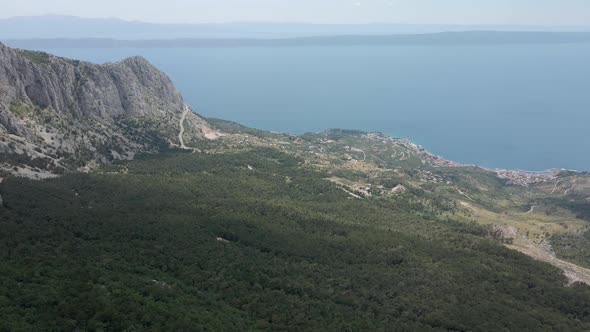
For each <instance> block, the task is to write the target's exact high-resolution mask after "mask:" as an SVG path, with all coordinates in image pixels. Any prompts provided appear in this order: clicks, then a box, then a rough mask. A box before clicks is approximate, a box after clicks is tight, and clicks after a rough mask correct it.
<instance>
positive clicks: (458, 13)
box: [0, 0, 590, 25]
mask: <svg viewBox="0 0 590 332" xmlns="http://www.w3.org/2000/svg"><path fill="white" fill-rule="evenodd" d="M0 8H2V9H1V11H0V17H1V18H8V17H13V16H36V15H47V14H54V15H73V16H82V17H112V18H121V19H126V20H139V21H146V22H161V23H201V22H245V21H258V22H262V21H271V22H312V23H375V22H386V23H412V24H509V25H512V24H523V25H590V0H101V1H96V0H51V1H49V0H19V1H15V0H0Z"/></svg>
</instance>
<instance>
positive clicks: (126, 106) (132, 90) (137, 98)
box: [0, 46, 210, 176]
mask: <svg viewBox="0 0 590 332" xmlns="http://www.w3.org/2000/svg"><path fill="white" fill-rule="evenodd" d="M184 109H185V105H184V102H183V98H182V96H181V95H180V93H179V92H178V91H177V90H176V88H175V87H174V84H173V83H172V81H171V80H170V78H169V77H168V76H166V74H164V73H163V72H161V71H160V70H158V69H157V68H156V67H154V66H153V65H152V64H151V63H149V62H148V61H147V60H146V59H145V58H143V57H139V56H136V57H131V58H127V59H124V60H122V61H120V62H117V63H108V64H104V65H96V64H92V63H88V62H82V61H77V60H70V59H65V58H60V57H55V56H52V55H50V54H47V53H43V52H34V51H27V50H16V49H12V48H9V47H6V46H0V135H1V136H2V141H1V142H0V152H2V154H3V155H4V157H3V160H0V163H1V164H2V166H1V168H2V169H5V170H13V168H14V167H16V170H15V171H16V172H20V173H23V172H24V173H27V172H28V173H32V174H34V175H37V176H43V175H49V174H55V173H61V172H66V171H70V170H76V169H79V168H86V167H92V165H94V164H97V163H100V162H108V161H111V160H117V159H131V158H133V157H134V156H135V154H137V153H140V152H149V151H155V150H158V149H160V148H161V147H165V146H171V145H172V146H174V145H176V146H179V145H180V142H179V131H180V128H181V125H182V124H181V123H180V122H181V118H182V119H183V122H185V123H184V129H183V138H184V142H185V143H187V144H189V143H190V142H191V141H194V140H198V139H203V138H205V136H206V135H204V134H203V132H204V131H205V132H210V129H208V125H207V122H206V121H205V120H204V119H202V118H200V117H199V116H197V115H196V114H194V113H192V112H190V114H188V115H185V116H184V118H183V110H184ZM22 165H25V166H24V168H23V167H21V166H22ZM25 175H26V174H25Z"/></svg>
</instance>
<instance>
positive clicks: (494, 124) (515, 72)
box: [46, 44, 590, 170]
mask: <svg viewBox="0 0 590 332" xmlns="http://www.w3.org/2000/svg"><path fill="white" fill-rule="evenodd" d="M46 51H48V52H51V53H54V54H57V55H61V56H66V57H70V58H76V59H82V60H89V61H93V62H98V63H102V62H106V61H116V60H120V59H122V58H124V57H127V56H130V55H142V56H144V57H146V58H147V59H148V60H150V61H151V62H152V63H154V64H155V65H156V66H158V67H159V68H160V69H162V70H164V71H165V72H166V73H167V74H168V75H169V76H170V77H171V78H172V80H173V81H174V83H175V84H176V85H177V87H178V88H179V89H180V90H181V92H182V93H183V95H184V97H185V100H186V101H187V102H188V103H190V104H191V105H192V106H193V107H194V109H195V110H196V111H197V112H199V113H201V114H202V115H204V116H207V117H217V118H223V119H227V120H233V121H237V122H240V123H242V124H244V125H247V126H251V127H256V128H260V129H266V130H275V131H284V132H290V133H304V132H314V131H321V130H324V129H327V128H349V129H360V130H365V131H380V132H383V133H386V134H389V135H392V136H396V137H404V138H409V139H411V140H412V141H414V142H416V143H418V144H420V145H422V146H423V147H425V148H426V149H428V150H429V151H431V152H433V153H436V154H439V155H442V156H444V157H445V158H447V159H451V160H455V161H459V162H464V163H471V164H478V165H481V166H485V167H498V168H513V169H526V170H544V169H548V168H568V169H577V170H590V44H562V45H505V46H498V45H494V46H442V47H440V46H436V47H430V46H354V47H339V46H335V47H308V46H305V47H283V48H281V47H269V48H263V47H252V48H249V47H241V48H201V49H195V48H191V49H184V48H173V49H131V48H122V49H65V48H63V49H46Z"/></svg>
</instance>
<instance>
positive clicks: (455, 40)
mask: <svg viewBox="0 0 590 332" xmlns="http://www.w3.org/2000/svg"><path fill="white" fill-rule="evenodd" d="M4 42H5V43H6V44H8V45H10V46H12V47H17V48H24V49H51V48H120V47H132V48H174V47H188V48H199V47H293V46H355V45H374V46H388V45H416V46H419V45H434V46H454V45H509V44H565V43H590V32H508V31H506V32H502V31H465V32H440V33H429V34H403V35H402V34H397V35H378V36H377V35H374V36H369V35H367V36H362V35H342V36H317V37H297V38H272V39H263V38H182V39H142V40H121V39H108V38H79V39H69V38H47V39H43V38H41V39H39V38H37V39H6V40H4Z"/></svg>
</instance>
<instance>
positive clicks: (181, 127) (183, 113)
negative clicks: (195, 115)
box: [178, 105, 191, 150]
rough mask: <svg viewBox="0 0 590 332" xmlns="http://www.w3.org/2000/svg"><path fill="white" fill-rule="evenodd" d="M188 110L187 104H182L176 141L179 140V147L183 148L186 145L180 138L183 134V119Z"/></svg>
mask: <svg viewBox="0 0 590 332" xmlns="http://www.w3.org/2000/svg"><path fill="white" fill-rule="evenodd" d="M190 111H191V109H190V108H189V107H188V106H187V105H184V108H183V111H182V116H181V117H180V132H179V133H178V141H179V142H180V148H181V149H184V150H186V149H187V147H186V145H184V139H183V138H182V135H184V120H185V119H186V116H187V115H188V112H190Z"/></svg>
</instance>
